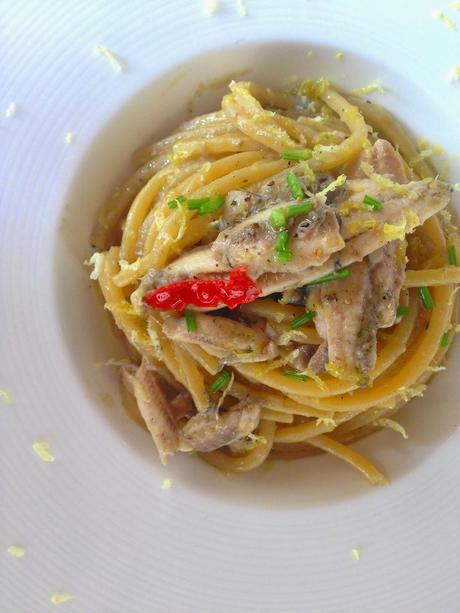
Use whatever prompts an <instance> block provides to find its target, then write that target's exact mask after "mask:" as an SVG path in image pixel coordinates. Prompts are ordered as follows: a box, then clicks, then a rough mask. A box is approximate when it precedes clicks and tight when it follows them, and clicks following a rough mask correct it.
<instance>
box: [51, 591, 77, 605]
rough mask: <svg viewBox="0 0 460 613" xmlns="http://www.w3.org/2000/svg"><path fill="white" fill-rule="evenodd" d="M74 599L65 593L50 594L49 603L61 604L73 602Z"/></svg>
mask: <svg viewBox="0 0 460 613" xmlns="http://www.w3.org/2000/svg"><path fill="white" fill-rule="evenodd" d="M74 598H75V596H73V595H72V594H69V593H67V592H54V594H51V596H50V601H51V602H52V603H53V604H61V603H63V602H68V601H69V600H73V599H74Z"/></svg>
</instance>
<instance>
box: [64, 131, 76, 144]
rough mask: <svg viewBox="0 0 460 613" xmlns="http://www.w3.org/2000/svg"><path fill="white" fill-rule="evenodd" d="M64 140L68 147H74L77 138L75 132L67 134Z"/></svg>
mask: <svg viewBox="0 0 460 613" xmlns="http://www.w3.org/2000/svg"><path fill="white" fill-rule="evenodd" d="M64 140H65V142H66V144H67V145H73V143H74V142H75V137H74V134H73V132H66V133H65V136H64Z"/></svg>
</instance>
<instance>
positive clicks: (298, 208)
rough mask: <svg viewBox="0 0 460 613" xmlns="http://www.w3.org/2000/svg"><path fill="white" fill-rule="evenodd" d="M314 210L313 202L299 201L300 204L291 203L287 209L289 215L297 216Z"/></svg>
mask: <svg viewBox="0 0 460 613" xmlns="http://www.w3.org/2000/svg"><path fill="white" fill-rule="evenodd" d="M311 210H313V205H312V203H311V202H299V204H291V206H289V207H288V210H287V216H288V217H296V216H297V215H305V213H309V212H310V211H311Z"/></svg>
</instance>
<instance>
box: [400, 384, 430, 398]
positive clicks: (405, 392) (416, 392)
mask: <svg viewBox="0 0 460 613" xmlns="http://www.w3.org/2000/svg"><path fill="white" fill-rule="evenodd" d="M425 390H426V385H424V384H423V383H421V384H420V385H413V386H412V387H405V386H403V387H400V388H399V389H398V391H397V393H398V394H399V395H400V396H401V397H402V399H403V400H404V401H405V402H408V401H409V400H411V399H412V398H415V397H419V398H421V397H422V396H423V393H424V391H425Z"/></svg>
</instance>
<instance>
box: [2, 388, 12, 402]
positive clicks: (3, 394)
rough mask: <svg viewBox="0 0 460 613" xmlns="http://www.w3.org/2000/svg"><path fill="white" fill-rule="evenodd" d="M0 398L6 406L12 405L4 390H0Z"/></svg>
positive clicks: (8, 395) (10, 397) (10, 398)
mask: <svg viewBox="0 0 460 613" xmlns="http://www.w3.org/2000/svg"><path fill="white" fill-rule="evenodd" d="M0 398H3V400H4V401H5V402H6V404H13V398H12V396H11V394H9V393H8V392H7V391H6V390H4V389H2V388H0Z"/></svg>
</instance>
